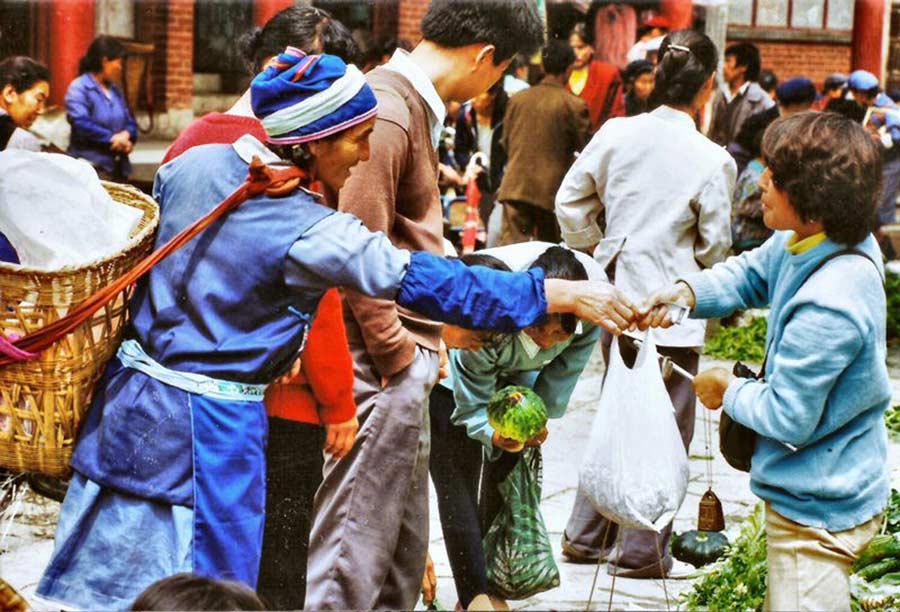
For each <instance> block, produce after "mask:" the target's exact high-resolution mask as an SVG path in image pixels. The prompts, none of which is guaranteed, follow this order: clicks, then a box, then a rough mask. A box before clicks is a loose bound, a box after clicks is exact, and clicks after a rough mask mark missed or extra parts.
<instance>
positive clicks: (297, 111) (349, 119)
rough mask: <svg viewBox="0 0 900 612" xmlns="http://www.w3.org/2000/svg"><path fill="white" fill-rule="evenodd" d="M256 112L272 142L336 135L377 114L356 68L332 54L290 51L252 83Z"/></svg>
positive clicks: (373, 95)
mask: <svg viewBox="0 0 900 612" xmlns="http://www.w3.org/2000/svg"><path fill="white" fill-rule="evenodd" d="M250 103H251V106H252V107H253V114H255V115H256V117H257V118H258V119H259V120H260V121H262V124H263V128H264V129H265V130H266V135H267V138H266V140H268V141H269V142H270V143H273V144H299V143H301V142H309V141H310V140H318V139H320V138H324V137H326V136H330V135H331V134H336V133H338V132H341V131H343V130H346V129H347V128H350V127H352V126H354V125H357V124H359V123H362V122H363V121H365V120H366V119H369V118H370V117H374V116H375V114H376V113H377V112H378V104H377V102H376V101H375V94H374V93H372V89H371V88H370V87H369V85H368V84H367V83H366V80H365V78H364V77H363V75H362V73H361V72H360V71H359V69H358V68H357V67H356V66H353V65H352V64H351V65H349V66H348V65H347V64H345V63H344V62H343V60H341V59H340V58H339V57H335V56H334V55H306V54H305V53H304V52H303V51H301V50H300V49H295V48H294V47H288V48H287V49H285V50H284V52H283V53H282V54H280V55H279V56H278V57H276V58H275V59H273V60H272V61H271V62H269V65H268V66H266V68H265V70H263V71H262V73H260V74H259V75H257V76H256V78H255V79H253V83H252V84H251V85H250Z"/></svg>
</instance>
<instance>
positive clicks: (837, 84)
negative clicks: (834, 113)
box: [812, 72, 847, 111]
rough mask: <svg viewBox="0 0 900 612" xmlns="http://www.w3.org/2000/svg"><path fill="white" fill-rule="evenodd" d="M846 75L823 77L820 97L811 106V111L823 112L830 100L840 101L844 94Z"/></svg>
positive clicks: (835, 74)
mask: <svg viewBox="0 0 900 612" xmlns="http://www.w3.org/2000/svg"><path fill="white" fill-rule="evenodd" d="M846 86H847V75H846V74H842V73H840V72H834V73H832V74H829V75H828V76H827V77H825V81H824V82H823V83H822V95H821V96H819V99H818V100H816V101H815V102H814V103H813V105H812V110H815V111H823V110H825V107H826V106H828V103H829V102H831V101H832V100H840V99H842V98H843V97H844V95H845V94H846V91H845V87H846Z"/></svg>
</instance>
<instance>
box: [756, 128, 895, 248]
mask: <svg viewBox="0 0 900 612" xmlns="http://www.w3.org/2000/svg"><path fill="white" fill-rule="evenodd" d="M762 153H763V158H764V160H765V163H766V166H767V170H766V172H764V173H763V175H762V177H761V178H760V189H761V190H762V202H763V222H764V223H765V224H766V226H767V227H769V228H770V229H774V230H794V231H798V230H799V229H802V228H804V227H806V228H809V226H810V225H814V224H821V226H822V229H824V230H825V233H826V234H827V235H828V237H829V238H830V239H831V240H833V241H834V242H837V243H839V244H843V245H848V246H849V245H854V244H857V243H859V242H861V241H862V240H863V239H864V238H865V237H866V235H868V233H869V232H871V231H872V229H873V228H874V226H875V210H876V205H877V202H878V199H879V197H880V194H881V151H880V150H879V148H878V145H877V144H876V143H875V142H874V140H873V139H872V137H871V136H870V135H869V134H868V133H867V132H866V130H865V129H864V128H863V127H862V126H861V125H859V124H858V123H855V122H853V121H851V120H850V119H847V118H846V117H843V116H841V115H838V114H836V113H814V112H806V113H800V114H797V115H794V116H792V117H786V118H783V119H778V120H777V121H775V122H774V123H773V124H772V125H771V126H769V128H768V130H766V133H765V136H763V141H762Z"/></svg>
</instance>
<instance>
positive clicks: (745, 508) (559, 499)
mask: <svg viewBox="0 0 900 612" xmlns="http://www.w3.org/2000/svg"><path fill="white" fill-rule="evenodd" d="M719 363H720V362H715V361H712V360H709V359H704V360H703V362H702V364H701V369H703V368H706V367H711V366H713V365H717V364H719ZM889 364H890V366H891V374H892V380H893V381H894V390H895V391H894V396H895V403H900V350H897V351H894V352H892V353H891V356H890V359H889ZM722 365H724V364H722ZM602 370H603V366H602V362H601V361H600V359H599V355H595V359H594V360H592V362H591V364H590V365H589V367H588V369H587V370H586V371H585V374H584V376H583V377H582V379H581V381H580V382H579V385H578V387H577V389H576V391H575V394H574V396H573V401H572V405H571V406H570V409H569V413H568V414H567V415H566V417H565V418H564V419H562V420H560V421H555V422H553V423H552V424H551V430H550V432H551V433H550V437H549V439H548V441H547V443H546V444H545V446H544V492H543V493H544V499H543V501H542V505H541V509H542V512H543V515H544V519H545V521H546V524H547V529H548V530H549V532H550V539H551V542H552V544H553V549H554V553H555V556H556V559H557V562H558V564H559V569H560V573H561V578H562V580H561V585H560V587H558V588H556V589H553V590H551V591H548V592H546V593H543V594H541V595H539V596H536V597H533V598H531V599H530V600H528V601H522V602H511V603H512V605H513V607H514V608H516V609H520V610H548V609H554V610H584V609H586V606H587V602H588V598H589V596H591V593H590V590H591V583H592V580H593V577H594V571H595V567H594V566H586V565H572V564H568V563H563V562H562V555H561V552H560V538H561V535H562V531H563V529H564V527H565V523H566V520H567V519H568V515H569V510H570V509H571V506H572V501H573V499H574V495H575V487H576V485H577V482H578V466H579V465H580V462H581V457H582V454H583V452H584V448H585V446H586V444H587V437H588V434H589V432H590V428H591V423H592V419H593V416H594V414H595V410H596V405H597V400H598V399H599V390H600V389H599V382H600V376H601V374H602ZM703 416H704V412H703V411H701V410H699V409H698V422H697V427H696V432H697V433H696V435H695V437H694V443H693V445H692V447H691V455H692V456H693V457H695V458H694V459H692V460H691V482H690V486H689V489H688V495H687V498H686V499H685V502H684V505H683V506H682V509H681V511H680V512H679V514H678V517H677V518H676V521H675V530H676V531H679V532H680V531H684V530H688V529H694V528H695V523H696V518H697V504H698V502H699V499H700V496H701V495H702V494H703V493H704V491H705V490H706V476H705V470H706V467H705V461H704V460H702V459H701V458H699V457H700V456H702V455H705V454H707V451H706V449H705V448H704V440H703V424H702V422H701V421H700V420H699V419H700V418H702V417H703ZM889 462H890V465H891V469H892V481H893V482H894V485H895V486H898V485H900V445H898V444H891V448H890V456H889ZM713 478H714V483H715V491H716V493H717V494H718V496H719V498H720V499H721V500H722V504H723V506H724V510H725V514H726V525H727V531H726V533H727V535H728V536H729V537H730V538H733V537H734V535H735V534H736V531H737V528H738V526H739V524H740V522H741V521H742V520H743V519H744V518H745V517H746V516H747V515H749V514H750V512H751V510H752V508H753V506H754V505H755V503H756V499H755V498H754V497H753V495H752V494H751V493H750V490H749V486H748V476H747V475H746V474H743V473H740V472H737V471H735V470H732V469H730V468H729V467H728V466H727V465H726V464H725V463H724V461H722V460H721V458H719V457H716V459H715V462H714V465H713ZM58 511H59V505H58V504H56V503H55V502H51V501H47V500H44V499H43V498H38V497H36V496H33V495H29V496H27V497H26V498H25V499H24V500H23V502H22V504H21V505H20V507H19V512H18V514H17V516H16V518H15V520H13V521H9V520H0V576H3V578H4V579H6V580H7V581H8V582H9V583H11V584H12V585H13V586H14V587H16V588H17V589H18V590H19V591H20V592H21V593H22V594H23V595H25V597H26V598H28V599H30V600H31V602H32V604H34V605H35V609H37V610H43V609H53V608H52V606H47V605H42V604H41V602H38V601H36V600H35V599H34V598H33V595H34V589H35V586H36V584H37V581H38V578H39V577H40V574H41V572H42V570H43V567H44V565H45V564H46V563H47V559H48V558H49V556H50V553H51V551H52V548H53V541H52V538H53V531H54V528H55V524H56V516H57V513H58ZM431 554H432V556H433V557H434V561H435V565H436V571H437V574H438V600H439V601H440V602H441V603H442V604H443V605H444V606H445V607H447V608H451V609H452V607H453V605H454V604H455V603H456V593H455V590H454V586H453V580H452V577H451V575H450V568H449V565H448V563H447V555H446V552H445V549H444V543H443V539H442V537H441V531H440V523H439V521H438V516H437V508H436V506H435V504H434V495H433V493H432V505H431ZM675 574H676V576H677V577H676V578H673V579H670V580H668V581H667V582H666V587H667V589H668V594H669V597H670V600H671V602H672V609H674V608H675V599H676V598H677V595H678V594H679V593H682V592H684V591H685V590H687V589H689V588H690V586H691V584H692V583H693V581H694V580H695V579H696V574H695V573H694V572H693V568H691V567H690V566H686V565H683V564H676V568H675ZM611 586H612V579H611V577H610V576H608V575H607V574H606V571H605V567H601V568H600V572H599V577H598V581H597V587H596V590H595V591H594V593H593V597H592V598H593V603H592V605H591V609H593V610H599V609H604V610H605V609H607V606H608V603H609V598H610V588H611ZM615 586H616V588H615V593H614V597H613V608H614V609H628V610H659V609H665V608H666V598H665V593H664V591H663V584H662V582H661V581H658V580H628V579H623V578H618V579H617V580H616V585H615ZM57 609H58V608H57Z"/></svg>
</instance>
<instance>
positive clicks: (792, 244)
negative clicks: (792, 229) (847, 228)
mask: <svg viewBox="0 0 900 612" xmlns="http://www.w3.org/2000/svg"><path fill="white" fill-rule="evenodd" d="M826 238H828V236H826V235H825V232H819V233H818V234H813V235H812V236H807V237H806V238H804V239H803V240H798V239H797V234H794V235H793V236H791V239H790V240H788V241H787V245H786V246H787V250H788V252H789V253H790V254H791V255H800V254H801V253H806V252H807V251H810V250H812V249H814V248H815V247H817V246H819V245H820V244H822V243H823V242H825V239H826Z"/></svg>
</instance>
